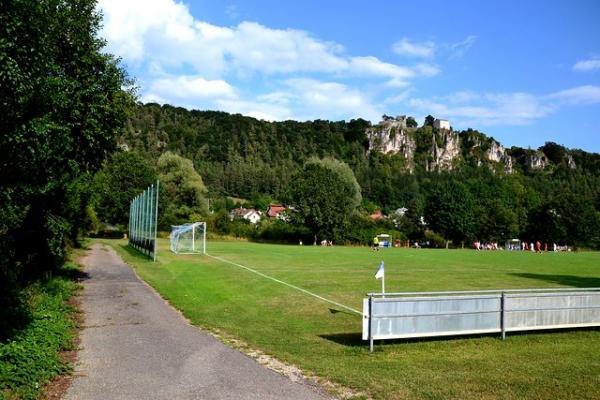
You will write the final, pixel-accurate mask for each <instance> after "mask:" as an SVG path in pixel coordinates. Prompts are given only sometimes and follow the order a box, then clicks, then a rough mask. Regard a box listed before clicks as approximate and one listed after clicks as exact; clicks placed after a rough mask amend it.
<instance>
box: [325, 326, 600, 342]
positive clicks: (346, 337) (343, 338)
mask: <svg viewBox="0 0 600 400" xmlns="http://www.w3.org/2000/svg"><path fill="white" fill-rule="evenodd" d="M575 332H600V327H599V326H590V327H582V328H564V329H542V330H539V331H522V332H510V333H507V334H506V338H507V339H508V340H509V339H510V338H511V337H521V336H525V337H527V336H529V337H533V336H536V335H537V336H540V335H541V336H547V335H553V336H556V335H560V334H569V333H575ZM319 337H321V338H323V339H326V340H329V341H331V342H334V343H337V344H341V345H343V346H348V347H368V346H369V341H368V340H362V334H361V333H358V332H356V333H355V332H351V333H334V334H326V335H319ZM494 337H495V338H497V339H498V341H501V339H500V334H499V333H489V334H477V335H459V336H434V337H423V338H410V339H386V340H376V341H375V342H374V344H375V346H376V347H377V346H394V345H401V344H409V343H421V342H425V343H435V342H454V341H457V340H469V339H479V338H494Z"/></svg>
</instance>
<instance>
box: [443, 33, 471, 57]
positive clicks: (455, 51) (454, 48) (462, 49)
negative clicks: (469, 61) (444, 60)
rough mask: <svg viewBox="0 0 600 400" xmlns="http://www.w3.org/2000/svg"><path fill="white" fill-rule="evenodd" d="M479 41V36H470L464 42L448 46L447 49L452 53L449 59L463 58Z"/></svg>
mask: <svg viewBox="0 0 600 400" xmlns="http://www.w3.org/2000/svg"><path fill="white" fill-rule="evenodd" d="M476 41H477V36H475V35H469V36H467V37H466V38H465V39H464V40H461V41H460V42H456V43H450V44H446V45H445V47H446V48H447V49H448V51H449V52H450V55H449V56H448V57H449V58H460V57H462V56H463V55H464V54H465V53H466V52H467V51H468V50H469V49H470V48H471V47H472V46H473V45H474V44H475V42H476Z"/></svg>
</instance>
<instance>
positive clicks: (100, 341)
mask: <svg viewBox="0 0 600 400" xmlns="http://www.w3.org/2000/svg"><path fill="white" fill-rule="evenodd" d="M84 266H85V269H84V270H85V272H86V273H87V274H88V279H86V280H85V281H84V283H83V286H84V289H83V292H82V295H81V300H82V308H83V311H84V314H85V322H84V328H83V330H82V332H81V334H80V337H81V347H82V349H81V350H80V351H79V354H78V361H77V364H76V365H75V371H74V380H73V384H72V385H71V387H70V388H69V390H68V392H67V394H66V399H69V400H70V399H77V400H88V399H89V400H93V399H99V400H100V399H102V400H105V399H111V400H115V399H261V400H262V399H286V400H287V399H289V400H293V399H302V400H305V399H326V398H327V395H326V394H325V393H324V392H323V391H322V390H321V389H319V388H316V387H313V386H310V385H309V384H301V383H295V382H292V381H290V380H289V379H287V378H285V377H283V376H282V375H279V374H278V373H276V372H274V371H271V370H269V369H266V368H265V367H263V366H261V365H260V364H258V363H256V362H255V361H254V360H253V359H251V358H250V357H248V356H246V355H245V354H243V353H241V352H239V351H237V350H234V349H232V348H230V347H228V346H226V345H224V344H222V343H221V342H219V341H218V340H217V339H215V338H214V337H212V336H211V335H208V334H206V333H205V332H203V331H202V330H200V329H198V328H197V327H194V326H191V325H190V324H189V323H188V322H187V321H185V319H184V318H182V317H181V315H180V314H179V313H178V312H177V311H175V310H174V309H172V308H171V307H170V306H169V305H168V304H166V302H165V301H164V300H163V299H162V298H160V296H158V294H157V293H156V292H155V291H154V290H153V289H152V288H150V287H149V286H148V285H146V284H145V283H143V282H142V281H140V279H139V278H138V277H137V276H136V275H135V273H134V272H133V270H132V269H131V267H129V266H128V265H127V264H125V263H124V262H123V260H122V259H121V258H120V257H119V256H118V255H117V254H116V252H115V251H114V250H113V249H111V248H109V247H105V246H102V245H100V244H94V245H93V246H92V248H91V250H90V251H89V252H88V254H87V256H86V257H85V258H84Z"/></svg>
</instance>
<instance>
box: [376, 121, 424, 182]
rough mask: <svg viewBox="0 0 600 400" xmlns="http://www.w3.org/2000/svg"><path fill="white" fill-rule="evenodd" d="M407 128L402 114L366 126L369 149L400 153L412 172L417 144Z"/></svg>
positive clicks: (385, 152) (386, 152)
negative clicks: (369, 126)
mask: <svg viewBox="0 0 600 400" xmlns="http://www.w3.org/2000/svg"><path fill="white" fill-rule="evenodd" d="M408 130H409V128H407V126H406V116H404V115H401V116H398V117H396V118H387V119H385V120H383V121H382V122H380V123H379V124H378V125H375V126H373V127H371V128H368V129H367V137H368V138H369V151H377V152H380V153H384V154H400V155H401V156H402V157H404V159H405V160H406V165H407V168H408V170H409V171H411V172H412V171H413V170H414V156H415V151H416V148H417V144H416V142H415V139H414V137H413V136H411V135H410V134H409V133H408Z"/></svg>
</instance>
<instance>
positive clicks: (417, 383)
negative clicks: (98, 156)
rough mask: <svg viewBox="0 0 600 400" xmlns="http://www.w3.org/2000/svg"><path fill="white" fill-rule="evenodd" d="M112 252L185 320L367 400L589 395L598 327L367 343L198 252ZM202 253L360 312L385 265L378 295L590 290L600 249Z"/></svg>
mask: <svg viewBox="0 0 600 400" xmlns="http://www.w3.org/2000/svg"><path fill="white" fill-rule="evenodd" d="M104 243H108V244H110V245H112V246H113V247H115V248H116V249H117V250H118V251H119V253H120V254H121V255H122V256H123V257H124V258H125V260H126V261H127V262H129V263H130V264H132V265H133V266H134V267H135V269H136V271H137V273H138V274H139V275H140V276H141V277H142V278H143V279H145V280H146V281H147V282H148V283H150V284H151V285H152V286H153V287H154V288H156V289H157V290H158V291H159V292H160V293H161V295H162V296H163V297H164V298H165V299H167V300H168V301H169V302H170V303H171V304H172V305H173V306H175V307H177V308H178V309H180V310H181V311H182V312H183V314H184V315H185V316H186V317H187V318H189V319H190V321H191V322H192V323H193V324H196V325H198V326H200V327H203V328H206V329H209V330H212V331H218V332H220V334H222V335H223V336H225V337H227V338H236V339H239V340H241V341H243V342H245V343H247V344H248V346H250V347H251V348H253V349H260V350H262V351H263V352H265V353H267V354H269V355H272V356H275V357H276V358H278V359H280V360H282V361H284V362H287V363H290V364H293V365H296V366H298V367H299V368H301V369H302V370H303V371H304V372H305V373H307V374H309V375H314V376H317V377H319V378H321V379H324V380H329V381H332V382H336V383H339V384H341V385H343V386H345V387H348V388H351V389H354V390H356V391H357V392H362V393H364V394H365V395H367V396H369V397H373V398H377V399H404V398H408V399H413V398H416V399H447V398H455V399H467V398H469V399H470V398H478V399H479V398H481V399H524V398H526V399H550V398H551V399H558V398H561V399H565V398H572V399H598V398H600V329H584V330H569V331H553V332H551V333H549V332H540V333H528V334H510V335H508V337H507V340H506V341H504V342H503V341H501V340H499V338H498V337H497V336H477V337H470V338H465V337H458V338H443V339H427V340H425V339H422V340H409V341H406V340H397V341H386V342H385V343H381V342H376V346H375V352H374V353H372V354H371V353H369V349H368V344H367V342H363V341H362V340H361V317H360V316H359V315H357V314H354V313H352V312H349V311H346V310H344V309H342V308H339V307H336V306H334V305H331V304H329V303H326V302H323V301H321V300H318V299H316V298H314V297H311V296H309V295H306V294H304V293H302V292H299V291H297V290H294V289H292V288H290V287H287V286H285V285H282V284H279V283H276V282H273V281H271V280H268V279H265V278H264V277H261V276H259V275H256V274H254V273H251V272H249V271H246V270H244V269H242V268H239V267H236V266H233V265H231V264H227V263H224V262H221V261H218V260H216V259H213V258H210V257H207V256H198V255H193V256H192V255H173V254H171V253H170V252H168V242H167V240H161V241H160V250H159V251H160V252H159V256H158V262H157V263H152V262H149V261H147V260H146V259H144V258H143V257H142V256H140V255H138V253H136V252H135V251H132V250H130V249H129V248H127V247H126V242H125V241H104ZM208 252H209V254H211V255H214V256H219V257H222V258H225V259H227V260H230V261H232V262H235V263H239V264H243V265H245V266H247V267H250V268H253V269H255V270H257V271H260V272H262V273H264V274H267V275H269V276H272V277H274V278H276V279H280V280H282V281H285V282H288V283H290V284H293V285H296V286H299V287H301V288H303V289H306V290H309V291H311V292H313V293H316V294H318V295H320V296H323V297H326V298H329V299H332V300H335V301H337V302H340V303H342V304H345V305H347V306H349V307H352V308H355V309H359V310H360V308H361V302H362V298H363V297H364V294H365V293H367V292H378V291H379V290H380V281H377V280H376V279H375V278H374V275H375V272H376V270H377V267H378V265H379V263H380V262H381V261H382V260H383V261H385V265H386V290H387V291H388V292H392V291H432V290H470V289H504V288H534V287H600V253H594V252H588V253H546V254H532V253H528V252H525V253H522V252H475V251H471V250H425V249H420V250H409V249H386V250H382V251H379V252H373V251H371V250H370V249H368V248H358V247H320V246H319V247H313V246H284V245H266V244H256V243H247V242H243V241H236V242H209V243H208Z"/></svg>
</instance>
